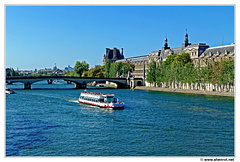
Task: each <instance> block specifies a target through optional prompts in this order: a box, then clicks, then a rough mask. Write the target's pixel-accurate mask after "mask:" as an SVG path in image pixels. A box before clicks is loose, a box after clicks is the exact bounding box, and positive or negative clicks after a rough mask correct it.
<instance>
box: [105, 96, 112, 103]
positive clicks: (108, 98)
mask: <svg viewBox="0 0 240 162" xmlns="http://www.w3.org/2000/svg"><path fill="white" fill-rule="evenodd" d="M113 101H114V98H113V97H107V98H106V102H113Z"/></svg>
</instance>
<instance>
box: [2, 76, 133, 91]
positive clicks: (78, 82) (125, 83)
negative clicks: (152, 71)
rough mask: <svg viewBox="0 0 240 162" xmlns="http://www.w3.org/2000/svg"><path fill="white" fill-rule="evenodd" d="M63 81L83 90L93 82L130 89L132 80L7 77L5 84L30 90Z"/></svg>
mask: <svg viewBox="0 0 240 162" xmlns="http://www.w3.org/2000/svg"><path fill="white" fill-rule="evenodd" d="M57 79H58V80H64V81H67V82H73V83H75V88H77V89H84V88H86V87H87V83H91V82H93V81H96V82H101V81H109V82H113V83H116V84H117V88H131V87H130V86H132V85H134V84H131V80H132V79H127V78H99V77H69V76H7V77H6V83H14V82H20V83H23V84H24V89H31V85H32V84H33V83H35V82H39V81H43V80H47V81H48V83H50V84H51V82H52V81H53V80H57Z"/></svg>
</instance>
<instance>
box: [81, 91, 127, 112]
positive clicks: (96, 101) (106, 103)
mask: <svg viewBox="0 0 240 162" xmlns="http://www.w3.org/2000/svg"><path fill="white" fill-rule="evenodd" d="M78 102H80V103H84V104H89V105H94V106H99V107H104V108H110V109H123V108H124V103H123V102H118V98H116V97H115V95H114V94H106V93H101V92H87V91H86V90H85V91H84V92H81V94H80V96H79V99H78Z"/></svg>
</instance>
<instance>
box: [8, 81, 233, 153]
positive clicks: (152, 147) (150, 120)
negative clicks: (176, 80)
mask: <svg viewBox="0 0 240 162" xmlns="http://www.w3.org/2000/svg"><path fill="white" fill-rule="evenodd" d="M14 86H15V87H17V88H18V85H12V87H14ZM44 86H45V87H44ZM48 86H50V85H40V84H39V85H35V89H33V90H15V91H16V94H12V95H7V96H6V155H7V156H233V155H234V98H230V97H219V96H206V95H192V94H178V93H167V92H153V91H142V90H128V89H101V90H97V89H92V90H91V91H95V92H98V91H101V92H105V93H114V94H115V95H116V96H117V97H118V98H119V100H120V101H123V102H125V104H126V107H125V109H124V110H107V109H103V108H98V107H94V106H88V105H84V104H79V103H78V102H77V99H78V97H79V93H80V92H81V91H82V90H75V89H57V90H53V89H46V87H48ZM51 86H56V85H51ZM64 86H65V87H66V88H69V86H70V88H71V85H61V87H64ZM41 87H44V89H41ZM33 88H34V86H33ZM50 88H51V87H50ZM89 91H90V90H89Z"/></svg>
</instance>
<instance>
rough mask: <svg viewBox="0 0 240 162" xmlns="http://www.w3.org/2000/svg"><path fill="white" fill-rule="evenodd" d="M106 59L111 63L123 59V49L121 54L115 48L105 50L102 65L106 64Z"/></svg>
mask: <svg viewBox="0 0 240 162" xmlns="http://www.w3.org/2000/svg"><path fill="white" fill-rule="evenodd" d="M107 59H108V60H110V62H111V63H112V62H115V61H116V60H120V59H124V55H123V48H122V51H121V52H120V50H119V49H117V48H113V49H110V48H106V54H105V55H104V56H103V64H105V63H106V60H107Z"/></svg>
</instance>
